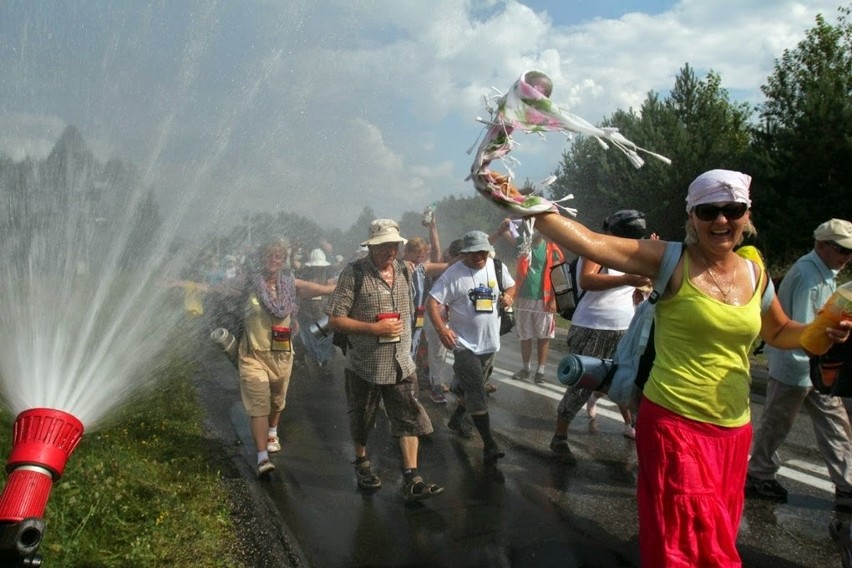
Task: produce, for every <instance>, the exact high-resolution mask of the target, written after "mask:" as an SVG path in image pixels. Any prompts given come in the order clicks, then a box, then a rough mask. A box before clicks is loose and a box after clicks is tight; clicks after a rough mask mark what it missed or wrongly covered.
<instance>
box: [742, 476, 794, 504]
mask: <svg viewBox="0 0 852 568" xmlns="http://www.w3.org/2000/svg"><path fill="white" fill-rule="evenodd" d="M745 493H746V497H754V498H757V499H766V500H768V501H778V502H779V503H786V502H787V490H786V489H784V487H783V486H782V485H781V484H780V483H778V480H777V479H757V478H756V477H752V476H751V475H746V484H745Z"/></svg>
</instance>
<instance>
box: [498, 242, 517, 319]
mask: <svg viewBox="0 0 852 568" xmlns="http://www.w3.org/2000/svg"><path fill="white" fill-rule="evenodd" d="M504 270H505V269H504V268H503V263H502V262H501V261H499V260H497V259H496V258H495V259H494V272H496V273H498V274H499V275H498V276H497V288H498V289H499V290H500V295H502V294H503V271H504ZM498 301H499V300H498ZM514 328H515V311H514V310H513V309H512V308H511V307H510V308H508V309H507V308H503V307H502V306H501V307H500V335H506V334H507V333H509V332H510V331H512V330H513V329H514Z"/></svg>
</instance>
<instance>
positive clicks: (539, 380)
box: [533, 373, 544, 385]
mask: <svg viewBox="0 0 852 568" xmlns="http://www.w3.org/2000/svg"><path fill="white" fill-rule="evenodd" d="M533 382H534V383H535V384H537V385H540V384H541V383H543V382H544V373H536V374H535V376H534V377H533Z"/></svg>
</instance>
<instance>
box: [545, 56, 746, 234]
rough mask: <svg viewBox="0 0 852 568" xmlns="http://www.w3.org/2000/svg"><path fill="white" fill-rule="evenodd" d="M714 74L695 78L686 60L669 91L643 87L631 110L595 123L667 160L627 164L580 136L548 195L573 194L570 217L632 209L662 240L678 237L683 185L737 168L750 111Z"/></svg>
mask: <svg viewBox="0 0 852 568" xmlns="http://www.w3.org/2000/svg"><path fill="white" fill-rule="evenodd" d="M721 85H722V80H721V77H720V76H719V74H717V73H715V72H713V71H710V72H709V73H708V74H707V77H705V78H704V79H698V78H697V77H696V76H695V72H694V70H693V69H692V68H691V67H690V66H689V64H686V65H685V66H684V67H683V68H682V69H681V70H680V72H679V74H678V76H677V77H676V79H675V85H674V88H673V89H672V91H671V93H670V94H669V96H668V97H666V98H665V99H661V98H660V96H659V95H658V94H657V93H654V92H650V93H648V96H647V98H646V99H645V101H644V102H643V103H642V106H641V108H640V109H639V112H638V113H637V112H635V111H634V110H633V109H630V110H627V111H624V110H617V111H616V112H615V113H614V114H613V115H612V116H611V117H609V118H607V119H605V120H604V121H603V126H613V127H616V128H618V129H619V131H620V132H621V133H622V134H624V136H625V137H627V138H628V139H629V140H632V141H633V142H635V143H636V144H638V145H639V146H642V147H644V148H648V149H649V150H652V151H654V152H657V153H660V154H663V155H664V156H667V157H668V158H670V159H671V160H672V165H671V166H669V165H666V164H664V163H662V162H660V161H658V160H656V159H653V158H649V159H647V160H646V163H645V165H644V166H643V167H642V168H641V169H638V170H637V169H635V168H634V167H633V166H632V165H631V164H630V163H629V162H628V161H627V160H626V159H625V158H624V156H622V155H620V152H619V151H618V150H616V149H610V150H609V151H601V148H600V145H599V144H598V142H597V141H596V140H594V139H588V138H585V139H581V140H578V141H577V142H576V143H575V144H573V145H572V146H571V148H569V150H568V151H566V152H565V153H564V154H563V157H562V158H563V159H562V163H561V165H560V168H559V170H557V177H558V179H557V182H556V183H555V184H554V185H553V186H551V197H554V198H559V197H562V196H564V195H566V194H568V193H573V194H574V197H575V199H574V203H573V204H572V203H570V202H569V203H568V204H569V205H573V206H576V207H577V209H579V214H578V218H579V219H580V221H582V222H583V223H585V224H587V225H589V226H590V227H592V228H597V227H599V226H600V225H601V223H602V221H603V219H605V218H606V217H607V216H608V215H609V214H611V213H612V212H614V211H616V210H618V209H638V210H640V211H643V212H644V213H645V215H646V217H647V220H648V227H649V229H650V230H651V231H655V232H657V233H658V234H660V235H661V236H662V237H663V238H667V239H679V238H682V237H683V232H684V231H683V227H684V216H685V211H684V209H683V207H684V199H685V197H686V188H687V187H688V186H689V183H690V182H691V181H692V180H693V179H694V178H695V177H696V176H697V175H698V174H700V173H702V172H704V171H706V170H709V169H713V168H728V169H738V168H740V167H742V164H743V163H744V162H745V159H746V153H747V151H748V148H749V140H750V138H749V125H748V120H749V116H750V115H751V109H749V107H748V106H747V105H745V104H739V103H732V102H731V101H730V99H729V97H728V93H727V91H726V90H724V89H723V88H722V86H721Z"/></svg>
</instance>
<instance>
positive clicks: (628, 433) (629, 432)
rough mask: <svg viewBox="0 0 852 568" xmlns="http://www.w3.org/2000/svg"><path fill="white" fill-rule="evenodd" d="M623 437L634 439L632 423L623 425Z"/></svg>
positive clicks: (634, 429) (634, 430) (634, 431)
mask: <svg viewBox="0 0 852 568" xmlns="http://www.w3.org/2000/svg"><path fill="white" fill-rule="evenodd" d="M624 437H625V438H630V439H631V440H635V439H636V428H634V427H633V425H632V424H625V425H624Z"/></svg>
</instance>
